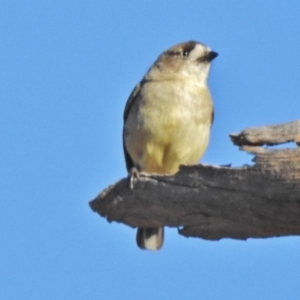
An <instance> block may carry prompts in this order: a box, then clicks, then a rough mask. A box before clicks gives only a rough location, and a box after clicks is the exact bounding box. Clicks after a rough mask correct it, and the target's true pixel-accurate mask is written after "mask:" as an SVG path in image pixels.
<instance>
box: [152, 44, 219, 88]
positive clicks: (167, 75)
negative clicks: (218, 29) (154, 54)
mask: <svg viewBox="0 0 300 300" xmlns="http://www.w3.org/2000/svg"><path fill="white" fill-rule="evenodd" d="M216 56H217V53H216V52H213V51H211V49H210V48H209V47H207V46H206V45H204V44H201V43H198V42H193V41H192V42H187V43H182V44H178V45H175V46H173V47H171V48H170V49H168V50H167V51H165V52H163V53H162V54H161V55H160V56H159V57H158V59H157V60H156V62H155V63H154V65H153V66H152V67H151V68H150V70H149V72H148V74H147V75H146V77H147V78H148V79H157V77H159V78H160V79H171V78H174V79H175V78H178V79H188V80H192V81H195V83H197V84H198V85H206V81H207V77H208V74H209V69H210V62H211V61H212V60H213V59H214V58H215V57H216Z"/></svg>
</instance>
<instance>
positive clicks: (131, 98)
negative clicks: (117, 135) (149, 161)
mask: <svg viewBox="0 0 300 300" xmlns="http://www.w3.org/2000/svg"><path fill="white" fill-rule="evenodd" d="M140 90H141V83H139V84H138V85H137V86H136V87H135V88H134V90H133V91H132V92H131V94H130V96H129V98H128V100H127V103H126V106H125V110H124V115H123V119H124V127H123V149H124V156H125V162H126V168H127V171H128V172H129V171H130V170H131V169H132V168H133V167H134V163H133V161H132V159H131V157H130V155H129V153H128V151H127V149H126V145H125V136H124V135H125V123H126V120H127V117H128V114H129V112H130V109H131V107H132V105H133V103H134V101H135V100H136V99H137V96H138V94H139V92H140Z"/></svg>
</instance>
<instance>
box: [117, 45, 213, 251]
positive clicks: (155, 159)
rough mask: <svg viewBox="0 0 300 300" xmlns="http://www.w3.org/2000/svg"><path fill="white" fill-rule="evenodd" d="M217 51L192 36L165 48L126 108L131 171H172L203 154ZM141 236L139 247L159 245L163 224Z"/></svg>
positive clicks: (126, 144) (139, 232) (142, 230)
mask: <svg viewBox="0 0 300 300" xmlns="http://www.w3.org/2000/svg"><path fill="white" fill-rule="evenodd" d="M217 56H218V54H217V53H216V52H214V51H212V50H211V49H210V48H209V47H207V46H205V45H204V44H202V43H199V42H195V41H189V42H186V43H181V44H177V45H175V46H173V47H171V48H170V49H168V50H166V51H165V52H163V53H162V54H161V55H160V56H159V57H158V58H157V60H156V61H155V62H154V64H153V65H152V66H151V67H150V69H149V70H148V72H147V73H146V75H145V76H144V77H143V79H142V80H141V81H140V83H138V84H137V86H136V87H135V89H134V90H133V91H132V93H131V95H130V96H129V99H128V101H127V104H126V107H125V112H124V130H123V146H124V154H125V160H126V166H127V170H128V172H131V170H132V169H134V170H137V171H138V172H146V173H155V174H170V175H172V174H174V173H176V172H177V171H178V170H179V166H180V165H192V164H196V163H197V162H198V161H199V159H200V158H201V157H202V156H203V154H204V152H205V150H206V148H207V146H208V142H209V135H210V128H211V125H212V122H213V118H214V109H213V102H212V98H211V95H210V92H209V89H208V87H207V78H208V74H209V70H210V64H211V61H212V60H213V59H214V58H215V57H217ZM136 239H137V244H138V246H139V247H140V248H142V249H148V250H158V249H160V248H161V247H162V244H163V239H164V228H138V230H137V238H136Z"/></svg>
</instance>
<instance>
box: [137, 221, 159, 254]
mask: <svg viewBox="0 0 300 300" xmlns="http://www.w3.org/2000/svg"><path fill="white" fill-rule="evenodd" d="M136 242H137V245H138V246H139V247H140V248H141V249H147V250H152V251H156V250H159V249H160V248H161V247H162V245H163V242H164V228H163V227H151V228H138V230H137V233H136Z"/></svg>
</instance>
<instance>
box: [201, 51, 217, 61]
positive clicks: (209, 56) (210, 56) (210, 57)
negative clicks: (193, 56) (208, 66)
mask: <svg viewBox="0 0 300 300" xmlns="http://www.w3.org/2000/svg"><path fill="white" fill-rule="evenodd" d="M218 55H219V54H218V53H217V52H215V51H209V52H208V53H206V54H205V55H203V56H201V57H199V58H198V59H197V61H198V62H199V63H201V62H211V61H212V60H213V59H214V58H216V57H217V56H218Z"/></svg>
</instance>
